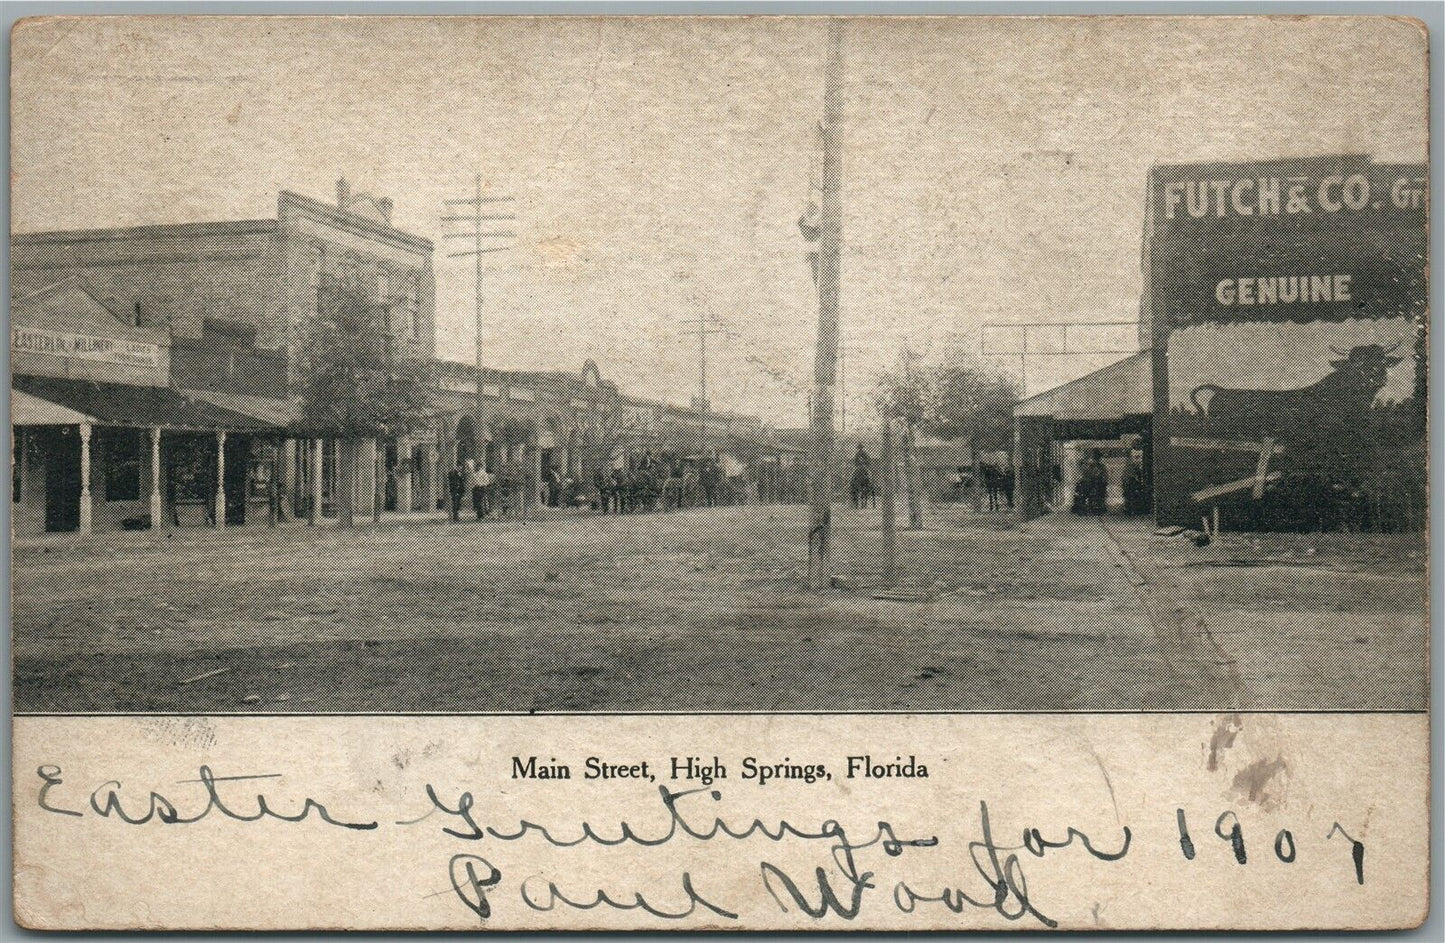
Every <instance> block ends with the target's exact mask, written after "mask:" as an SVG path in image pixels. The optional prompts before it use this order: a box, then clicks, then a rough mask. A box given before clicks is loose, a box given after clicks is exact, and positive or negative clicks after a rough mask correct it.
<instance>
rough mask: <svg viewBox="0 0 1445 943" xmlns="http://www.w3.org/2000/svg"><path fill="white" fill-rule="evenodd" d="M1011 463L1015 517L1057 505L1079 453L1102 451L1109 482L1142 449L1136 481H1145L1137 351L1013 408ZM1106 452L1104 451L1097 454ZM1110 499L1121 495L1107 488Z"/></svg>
mask: <svg viewBox="0 0 1445 943" xmlns="http://www.w3.org/2000/svg"><path fill="white" fill-rule="evenodd" d="M1013 412H1014V467H1015V468H1017V469H1018V485H1017V488H1018V495H1017V500H1016V501H1015V503H1014V515H1015V518H1016V520H1018V521H1019V522H1023V521H1027V520H1030V519H1031V518H1035V517H1038V516H1040V515H1042V514H1047V513H1049V512H1050V511H1052V510H1055V509H1058V508H1060V507H1062V506H1065V505H1066V504H1067V503H1068V501H1069V497H1070V495H1071V492H1072V486H1073V482H1074V480H1075V474H1076V472H1077V465H1078V462H1079V460H1080V456H1081V455H1087V454H1089V453H1091V452H1093V451H1095V450H1097V451H1099V452H1100V453H1101V455H1105V458H1104V461H1105V465H1106V467H1108V468H1109V472H1110V479H1111V487H1117V486H1118V485H1119V484H1120V482H1121V479H1122V475H1123V470H1124V468H1125V467H1126V464H1127V462H1128V460H1129V458H1130V456H1131V455H1132V454H1133V453H1135V452H1139V453H1142V454H1141V456H1140V461H1141V464H1142V469H1143V481H1144V482H1145V483H1146V486H1147V483H1148V482H1150V481H1151V480H1152V474H1153V472H1152V467H1153V426H1154V382H1153V364H1152V359H1151V351H1148V350H1144V351H1140V352H1139V353H1137V354H1133V355H1131V356H1129V357H1125V358H1124V359H1123V360H1120V361H1117V362H1115V363H1112V364H1109V365H1108V366H1106V367H1103V368H1101V369H1099V370H1095V371H1094V372H1093V373H1089V374H1086V375H1084V376H1082V377H1079V378H1078V379H1077V380H1072V381H1070V382H1068V383H1065V384H1063V385H1062V386H1058V387H1055V388H1054V389H1052V390H1046V391H1044V392H1042V393H1037V394H1035V395H1033V396H1030V397H1028V398H1027V399H1024V400H1020V401H1019V403H1018V404H1017V405H1015V406H1014V411H1013ZM1105 453H1107V454H1105ZM1111 495H1113V497H1112V498H1111V503H1113V504H1116V505H1122V504H1123V503H1124V501H1123V497H1122V494H1115V493H1114V492H1113V491H1111Z"/></svg>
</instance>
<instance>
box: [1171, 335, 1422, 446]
mask: <svg viewBox="0 0 1445 943" xmlns="http://www.w3.org/2000/svg"><path fill="white" fill-rule="evenodd" d="M1399 346H1400V344H1399V343H1395V344H1392V345H1390V346H1389V347H1386V346H1384V345H1383V344H1363V345H1360V346H1358V347H1353V348H1351V349H1350V351H1349V352H1348V353H1347V352H1345V351H1343V350H1340V349H1339V348H1337V347H1333V346H1332V347H1330V350H1331V351H1333V352H1334V353H1335V355H1336V356H1338V357H1339V358H1340V359H1338V360H1332V361H1330V366H1331V367H1333V368H1334V369H1333V370H1332V371H1331V372H1330V373H1329V375H1327V376H1325V377H1324V378H1323V379H1321V380H1319V381H1318V382H1316V383H1312V384H1310V385H1309V386H1306V387H1303V388H1301V389H1295V390H1242V389H1231V388H1229V387H1223V386H1217V385H1215V384H1213V383H1202V384H1200V385H1199V386H1196V387H1195V388H1194V389H1193V390H1192V391H1191V392H1190V394H1189V400H1190V402H1191V403H1193V404H1194V409H1195V411H1196V412H1197V413H1198V414H1199V415H1201V416H1203V417H1206V421H1207V423H1208V426H1209V428H1210V429H1211V430H1212V431H1214V432H1216V433H1220V434H1223V433H1228V434H1238V435H1268V436H1273V437H1274V438H1276V439H1278V440H1281V441H1286V440H1290V439H1296V438H1299V437H1301V436H1309V435H1311V434H1312V433H1313V432H1316V431H1318V430H1319V429H1320V428H1321V427H1322V426H1337V425H1339V424H1340V423H1341V421H1342V420H1343V421H1345V422H1348V421H1350V420H1351V419H1352V418H1354V417H1362V416H1363V415H1364V414H1365V413H1367V412H1368V411H1369V409H1370V407H1371V406H1372V405H1373V404H1374V401H1375V397H1376V396H1378V395H1379V393H1380V391H1381V390H1382V389H1384V388H1385V383H1386V379H1387V375H1388V373H1389V370H1390V368H1391V367H1394V366H1396V365H1398V364H1400V363H1402V362H1403V361H1404V358H1403V357H1400V356H1396V355H1395V351H1396V349H1398V348H1399Z"/></svg>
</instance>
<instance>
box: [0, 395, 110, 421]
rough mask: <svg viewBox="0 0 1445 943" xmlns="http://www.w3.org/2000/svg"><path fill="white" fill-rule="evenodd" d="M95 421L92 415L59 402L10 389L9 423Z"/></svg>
mask: <svg viewBox="0 0 1445 943" xmlns="http://www.w3.org/2000/svg"><path fill="white" fill-rule="evenodd" d="M82 422H95V417H94V416H87V415H86V414H85V413H78V412H76V411H75V410H73V409H67V408H66V407H64V406H61V405H60V404H59V403H52V402H50V401H49V400H46V399H41V398H40V397H38V396H31V395H30V394H29V393H22V392H20V391H19V390H11V391H10V424H11V425H14V426H78V425H80V424H81V423H82Z"/></svg>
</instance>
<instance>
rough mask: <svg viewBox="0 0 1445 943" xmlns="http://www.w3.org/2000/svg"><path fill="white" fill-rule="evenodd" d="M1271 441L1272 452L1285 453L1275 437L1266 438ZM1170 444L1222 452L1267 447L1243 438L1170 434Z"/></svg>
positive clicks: (1249, 450) (1258, 450)
mask: <svg viewBox="0 0 1445 943" xmlns="http://www.w3.org/2000/svg"><path fill="white" fill-rule="evenodd" d="M1265 442H1269V443H1271V454H1273V455H1282V454H1284V446H1282V445H1276V444H1273V443H1274V440H1273V439H1265ZM1169 444H1170V445H1173V446H1177V447H1178V448H1181V449H1215V450H1218V451H1221V452H1262V451H1263V450H1264V448H1265V446H1264V443H1262V442H1246V441H1244V440H1242V439H1196V438H1193V437H1190V436H1170V437H1169Z"/></svg>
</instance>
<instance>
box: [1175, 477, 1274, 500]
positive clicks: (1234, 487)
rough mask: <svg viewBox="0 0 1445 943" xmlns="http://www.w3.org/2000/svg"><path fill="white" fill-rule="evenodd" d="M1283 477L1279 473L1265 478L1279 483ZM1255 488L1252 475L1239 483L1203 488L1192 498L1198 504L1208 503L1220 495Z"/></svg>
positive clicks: (1192, 495) (1233, 482) (1232, 482)
mask: <svg viewBox="0 0 1445 943" xmlns="http://www.w3.org/2000/svg"><path fill="white" fill-rule="evenodd" d="M1281 477H1282V476H1281V475H1280V473H1279V472H1270V473H1269V474H1268V475H1265V476H1264V480H1265V481H1278V480H1279V479H1280V478H1281ZM1253 487H1254V476H1253V475H1250V476H1249V477H1248V478H1241V479H1239V480H1238V481H1231V482H1229V483H1228V484H1224V485H1215V486H1214V487H1212V488H1203V489H1200V490H1199V491H1196V492H1194V493H1193V494H1191V495H1190V497H1191V498H1193V499H1194V500H1195V502H1196V503H1197V502H1200V501H1208V500H1209V499H1210V498H1217V497H1219V496H1220V495H1224V494H1232V493H1234V492H1236V491H1243V490H1244V489H1246V488H1253Z"/></svg>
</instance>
